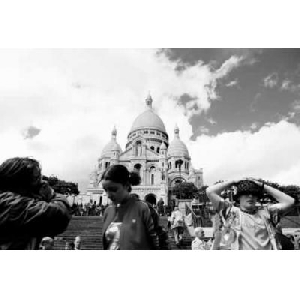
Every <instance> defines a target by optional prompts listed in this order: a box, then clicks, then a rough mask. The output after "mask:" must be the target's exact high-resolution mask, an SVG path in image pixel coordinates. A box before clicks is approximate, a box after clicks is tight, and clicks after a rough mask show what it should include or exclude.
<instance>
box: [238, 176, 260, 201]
mask: <svg viewBox="0 0 300 300" xmlns="http://www.w3.org/2000/svg"><path fill="white" fill-rule="evenodd" d="M236 188H237V189H236V195H235V197H234V198H235V200H238V198H239V197H240V196H242V195H248V194H252V195H255V196H257V197H258V198H262V196H263V189H262V187H260V186H259V185H257V184H256V183H254V182H253V181H250V180H241V181H240V182H238V184H237V185H236Z"/></svg>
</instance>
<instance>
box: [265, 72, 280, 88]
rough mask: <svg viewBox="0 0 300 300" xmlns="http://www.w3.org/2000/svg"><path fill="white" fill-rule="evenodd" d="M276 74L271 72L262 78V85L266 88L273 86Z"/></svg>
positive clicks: (276, 78) (275, 81) (275, 83)
mask: <svg viewBox="0 0 300 300" xmlns="http://www.w3.org/2000/svg"><path fill="white" fill-rule="evenodd" d="M277 82H278V75H277V73H272V74H270V75H268V76H267V77H265V78H264V86H265V87H268V88H273V87H275V86H276V85H277Z"/></svg>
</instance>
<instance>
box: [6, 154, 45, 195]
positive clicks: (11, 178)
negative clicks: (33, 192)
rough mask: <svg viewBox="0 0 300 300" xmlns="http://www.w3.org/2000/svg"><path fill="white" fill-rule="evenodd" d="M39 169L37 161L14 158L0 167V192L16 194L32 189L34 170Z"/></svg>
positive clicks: (34, 179) (26, 158)
mask: <svg viewBox="0 0 300 300" xmlns="http://www.w3.org/2000/svg"><path fill="white" fill-rule="evenodd" d="M35 169H41V168H40V164H39V162H38V161H37V160H35V159H33V158H29V157H14V158H10V159H7V160H6V161H4V162H3V163H2V164H1V165H0V190H1V191H10V192H18V191H19V190H27V189H28V188H30V187H32V185H33V183H34V182H35V181H36V178H35V177H34V170H35Z"/></svg>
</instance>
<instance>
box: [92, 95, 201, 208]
mask: <svg viewBox="0 0 300 300" xmlns="http://www.w3.org/2000/svg"><path fill="white" fill-rule="evenodd" d="M152 103H153V100H152V98H151V96H150V95H149V96H148V97H147V99H146V109H145V111H144V112H142V113H141V114H140V115H139V116H138V117H137V118H136V119H135V120H134V122H133V124H132V127H131V130H130V132H129V133H128V136H127V143H126V146H125V149H124V151H123V150H122V148H121V146H120V145H119V144H118V142H117V130H116V128H114V129H113V130H112V133H111V140H110V142H109V143H108V144H107V145H106V146H105V147H104V148H103V150H102V153H101V156H100V157H99V159H98V162H97V167H96V169H95V170H94V171H93V172H92V173H91V175H90V182H89V185H88V188H87V194H88V195H89V197H90V198H91V199H93V200H100V202H102V204H104V205H105V204H107V203H109V202H110V200H109V199H108V198H107V195H106V193H105V191H104V190H103V188H102V184H101V177H102V174H103V172H104V171H105V170H106V168H107V167H108V166H110V165H114V164H122V165H124V166H126V167H127V168H128V170H129V171H133V170H134V171H136V172H138V173H139V174H140V176H141V184H140V185H138V186H134V187H132V193H135V194H137V195H139V197H140V199H146V198H147V197H151V198H152V201H153V199H154V201H156V202H157V201H158V200H160V199H162V200H163V201H164V203H165V204H166V205H167V204H168V194H169V193H168V192H169V190H170V188H171V187H172V186H174V185H176V184H178V183H180V182H192V183H194V184H195V186H196V187H198V188H200V187H201V186H202V185H203V170H202V169H198V170H195V169H194V168H193V167H192V163H191V157H190V155H189V151H188V149H187V147H186V145H185V143H184V142H183V141H181V139H180V135H179V128H178V127H177V126H175V129H174V138H173V140H172V141H171V142H170V141H169V135H168V133H167V132H166V129H165V125H164V123H163V121H162V119H161V118H160V117H159V116H158V115H157V114H156V113H155V111H154V109H153V107H152Z"/></svg>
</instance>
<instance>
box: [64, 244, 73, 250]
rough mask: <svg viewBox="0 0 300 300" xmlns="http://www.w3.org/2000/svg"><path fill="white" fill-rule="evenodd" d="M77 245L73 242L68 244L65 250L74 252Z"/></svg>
mask: <svg viewBox="0 0 300 300" xmlns="http://www.w3.org/2000/svg"><path fill="white" fill-rule="evenodd" d="M74 249H75V244H74V243H73V242H66V246H65V250H74Z"/></svg>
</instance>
